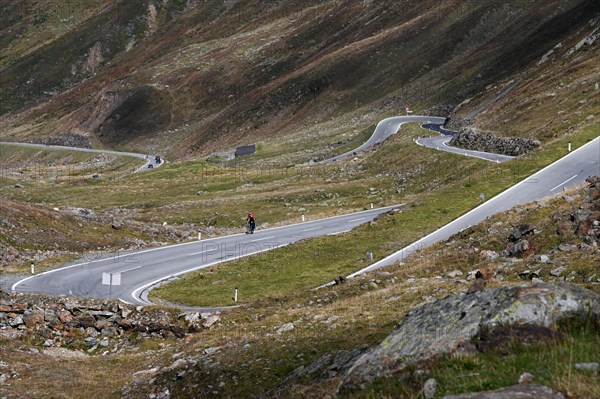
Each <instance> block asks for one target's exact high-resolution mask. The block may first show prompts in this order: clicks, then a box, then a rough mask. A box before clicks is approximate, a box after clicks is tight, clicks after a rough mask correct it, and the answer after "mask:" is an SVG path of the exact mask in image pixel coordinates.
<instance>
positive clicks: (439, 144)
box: [415, 123, 514, 163]
mask: <svg viewBox="0 0 600 399" xmlns="http://www.w3.org/2000/svg"><path fill="white" fill-rule="evenodd" d="M421 127H422V128H423V129H427V130H431V131H433V132H436V133H438V134H440V135H441V136H433V137H423V138H420V139H417V140H415V143H417V144H418V145H420V146H422V147H429V148H433V149H434V150H439V151H446V152H451V153H453V154H458V155H464V156H467V157H474V158H480V159H484V160H486V161H491V162H497V163H501V162H506V161H510V160H511V159H514V157H511V156H509V155H500V154H493V153H490V152H483V151H473V150H465V149H462V148H457V147H451V146H449V145H448V142H449V141H450V140H452V136H453V135H454V133H456V132H453V131H452V130H447V129H444V127H443V125H441V124H437V123H428V124H423V125H421Z"/></svg>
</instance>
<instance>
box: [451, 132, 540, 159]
mask: <svg viewBox="0 0 600 399" xmlns="http://www.w3.org/2000/svg"><path fill="white" fill-rule="evenodd" d="M449 144H450V145H451V146H453V147H459V148H465V149H468V150H475V151H483V152H491V153H494V154H503V155H510V156H514V157H516V156H519V155H522V154H525V153H528V152H530V151H531V150H533V149H535V148H537V147H539V146H540V142H539V141H537V140H531V139H525V138H520V137H496V136H493V135H491V134H482V133H476V132H474V131H473V129H470V128H463V129H461V130H460V131H459V132H458V133H457V134H455V135H454V137H452V140H450V143H449Z"/></svg>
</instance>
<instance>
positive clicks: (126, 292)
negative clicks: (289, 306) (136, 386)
mask: <svg viewBox="0 0 600 399" xmlns="http://www.w3.org/2000/svg"><path fill="white" fill-rule="evenodd" d="M398 207H399V206H389V207H385V208H378V209H371V210H367V211H363V212H358V213H352V214H348V215H341V216H334V217H330V218H326V219H319V220H314V221H308V222H304V223H299V224H293V225H289V226H284V227H276V228H271V229H265V230H256V231H255V233H254V234H243V233H242V234H235V235H231V236H225V237H217V238H212V239H208V240H202V241H194V242H188V243H184V244H177V245H170V246H166V247H159V248H152V249H146V250H141V251H137V252H130V253H117V254H104V255H101V256H96V257H94V258H88V259H85V258H84V259H83V261H79V262H78V263H75V264H71V265H67V266H65V267H61V268H58V269H54V270H49V271H47V272H44V273H40V274H37V275H33V276H30V277H27V278H25V279H22V280H20V281H17V282H16V283H14V284H13V285H12V287H11V289H12V290H13V291H21V292H39V293H45V294H52V295H62V294H68V295H76V296H85V297H97V298H106V297H109V296H111V297H113V298H120V299H121V300H123V301H126V302H130V303H131V302H132V303H136V304H144V305H147V304H150V303H151V302H150V301H149V300H148V292H149V291H150V290H151V289H152V288H153V287H155V286H157V285H158V284H161V283H163V282H165V281H168V280H170V279H172V278H175V277H177V276H179V275H182V274H185V273H189V272H191V271H194V270H199V269H204V268H207V267H210V266H212V265H215V264H217V263H222V262H226V261H229V260H234V259H239V258H243V257H245V256H249V255H254V254H258V253H261V252H265V251H269V250H272V249H275V248H279V247H282V246H284V245H289V244H291V243H293V242H296V241H299V240H303V239H306V238H311V237H317V236H321V235H327V234H339V233H342V232H346V231H349V230H351V229H352V228H353V227H356V226H358V225H360V224H362V223H365V222H368V221H370V220H372V219H374V218H375V217H376V216H377V215H380V214H382V213H384V212H388V211H391V210H393V209H395V208H398ZM111 275H112V277H111ZM103 277H104V278H105V279H106V278H108V280H107V282H108V283H110V279H111V278H112V279H113V281H118V280H120V285H118V286H112V287H111V285H110V284H109V285H103V284H102V280H103Z"/></svg>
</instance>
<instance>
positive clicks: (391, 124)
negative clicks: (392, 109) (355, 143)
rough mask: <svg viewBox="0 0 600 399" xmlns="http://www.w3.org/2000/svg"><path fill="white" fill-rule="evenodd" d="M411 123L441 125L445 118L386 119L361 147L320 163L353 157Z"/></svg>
mask: <svg viewBox="0 0 600 399" xmlns="http://www.w3.org/2000/svg"><path fill="white" fill-rule="evenodd" d="M411 122H420V123H431V124H439V125H443V124H444V123H445V122H446V118H440V117H438V116H418V115H415V116H394V117H391V118H386V119H384V120H382V121H380V122H379V123H378V124H377V126H376V127H375V131H374V132H373V134H372V135H371V137H370V138H369V140H367V141H366V142H365V143H364V144H363V145H361V146H360V147H358V148H356V149H354V150H352V151H348V152H345V153H343V154H340V155H337V156H335V157H333V158H329V159H325V160H323V161H321V162H320V163H331V162H335V161H340V160H342V159H346V158H348V157H351V156H354V155H356V154H357V153H359V152H361V151H365V150H368V149H370V148H372V147H374V146H375V145H377V144H380V143H383V142H384V141H385V140H386V139H387V138H388V137H390V136H391V135H393V134H396V132H398V130H399V129H400V127H402V125H404V124H405V123H411Z"/></svg>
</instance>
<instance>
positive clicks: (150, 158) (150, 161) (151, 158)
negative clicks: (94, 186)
mask: <svg viewBox="0 0 600 399" xmlns="http://www.w3.org/2000/svg"><path fill="white" fill-rule="evenodd" d="M2 145H16V146H19V147H30V148H39V149H58V150H68V151H79V152H92V153H97V154H113V155H125V156H130V157H135V158H140V159H143V160H144V161H145V162H146V163H145V164H144V166H142V167H140V168H139V169H137V170H136V171H135V172H134V173H138V172H145V171H147V170H152V169H154V168H158V167H159V166H161V165H162V164H164V160H161V162H160V163H158V162H156V156H155V155H147V154H138V153H135V152H121V151H112V150H95V149H92V148H78V147H67V146H64V145H47V144H32V143H16V142H10V141H0V146H2ZM150 165H152V167H150Z"/></svg>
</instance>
